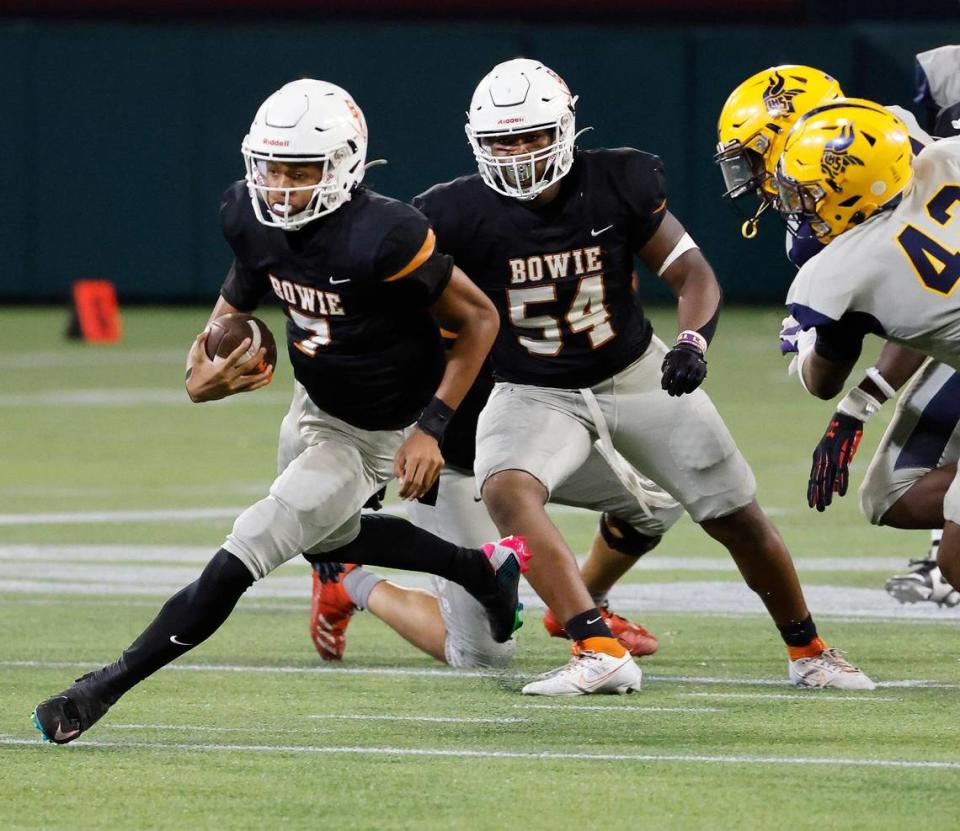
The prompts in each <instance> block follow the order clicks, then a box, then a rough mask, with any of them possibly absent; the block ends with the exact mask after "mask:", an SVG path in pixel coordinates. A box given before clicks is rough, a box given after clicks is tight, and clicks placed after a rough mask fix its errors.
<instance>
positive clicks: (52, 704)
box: [33, 667, 116, 744]
mask: <svg viewBox="0 0 960 831" xmlns="http://www.w3.org/2000/svg"><path fill="white" fill-rule="evenodd" d="M107 673H108V668H106V667H105V668H104V669H98V670H97V671H96V672H88V673H87V674H86V675H81V676H80V677H79V678H78V679H77V680H76V681H75V682H74V683H73V684H72V685H71V686H70V687H68V688H67V689H65V690H64V691H63V692H61V693H58V694H57V695H54V696H52V697H51V698H48V699H47V700H46V701H43V702H41V703H40V704H38V705H37V708H36V709H35V710H34V711H33V726H34V727H36V728H37V730H39V731H40V735H41V736H42V737H43V740H44V741H45V742H53V743H54V744H66V743H67V742H72V741H73V740H74V739H75V738H77V737H78V736H79V735H80V734H81V733H85V732H86V731H87V730H89V729H90V728H91V727H93V725H94V724H96V723H97V722H98V721H99V720H100V719H101V718H103V715H104V714H105V713H106V712H107V710H109V709H110V706H111V705H112V704H114V703H115V702H116V697H113V696H110V695H109V694H105V693H104V690H103V686H102V685H101V684H100V683H99V682H101V681H102V680H103V678H104V676H105V675H107Z"/></svg>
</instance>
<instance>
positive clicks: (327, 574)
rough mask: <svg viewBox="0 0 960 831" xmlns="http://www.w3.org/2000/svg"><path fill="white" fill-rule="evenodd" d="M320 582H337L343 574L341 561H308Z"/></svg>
mask: <svg viewBox="0 0 960 831" xmlns="http://www.w3.org/2000/svg"><path fill="white" fill-rule="evenodd" d="M310 565H312V566H313V570H314V571H315V572H317V577H319V578H320V582H321V583H339V582H340V577H341V576H342V575H343V563H310Z"/></svg>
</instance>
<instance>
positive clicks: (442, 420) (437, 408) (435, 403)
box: [417, 396, 455, 442]
mask: <svg viewBox="0 0 960 831" xmlns="http://www.w3.org/2000/svg"><path fill="white" fill-rule="evenodd" d="M454 412H455V410H454V409H453V408H452V407H448V406H447V405H446V404H444V403H443V402H442V401H441V400H440V399H439V398H437V397H436V396H434V397H433V398H431V399H430V403H429V404H427V406H426V407H424V408H423V412H422V413H420V418H418V419H417V427H418V428H419V429H420V430H421V431H423V432H424V433H426V434H427V435H428V436H433V438H435V439H436V440H437V441H438V442H439V441H440V440H441V439H442V438H443V433H444V431H445V430H446V429H447V425H448V424H449V423H450V419H451V418H453V414H454Z"/></svg>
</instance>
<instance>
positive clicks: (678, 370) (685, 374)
mask: <svg viewBox="0 0 960 831" xmlns="http://www.w3.org/2000/svg"><path fill="white" fill-rule="evenodd" d="M660 370H661V371H662V372H663V377H662V378H661V379H660V386H661V387H663V389H665V390H666V391H667V392H668V393H669V394H670V395H678V396H679V395H683V394H684V393H685V392H693V391H694V390H695V389H696V388H697V387H699V386H700V384H702V383H703V379H704V378H706V377H707V360H706V358H704V357H703V352H701V351H700V350H699V349H697V347H696V346H694V345H693V344H692V343H678V344H677V345H676V346H674V347H673V349H671V350H670V351H669V352H668V353H667V354H666V355H664V356H663V364H662V365H661V367H660Z"/></svg>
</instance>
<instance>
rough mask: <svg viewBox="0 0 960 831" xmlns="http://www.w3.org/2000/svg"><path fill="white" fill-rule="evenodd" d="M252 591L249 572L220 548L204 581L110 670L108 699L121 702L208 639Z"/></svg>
mask: <svg viewBox="0 0 960 831" xmlns="http://www.w3.org/2000/svg"><path fill="white" fill-rule="evenodd" d="M252 585H253V575H251V574H250V569H248V568H247V567H246V566H245V565H244V564H243V563H241V562H240V560H238V559H237V558H236V557H235V556H234V555H233V554H231V553H230V552H229V551H226V550H224V549H222V548H221V549H220V550H219V551H218V552H217V553H216V555H215V556H214V557H213V559H212V560H210V562H209V563H207V565H206V568H204V570H203V572H202V573H201V575H200V577H199V578H198V579H197V580H195V581H194V582H193V583H191V584H190V585H189V586H187V587H185V588H183V589H181V590H180V591H178V592H177V593H176V594H175V595H174V596H173V597H171V598H170V599H169V600H168V601H167V602H166V603H164V604H163V608H162V609H160V612H159V613H158V614H157V616H156V617H155V618H154V619H153V621H152V622H151V623H150V625H149V626H147V628H146V629H144V630H143V633H142V634H141V635H140V637H139V638H137V639H136V640H135V641H134V642H133V643H132V644H130V646H128V647H127V648H126V649H125V650H124V652H123V654H122V655H121V656H120V657H119V658H118V659H117V660H116V661H115V662H114V663H113V664H111V665H110V666H109V667H107V668H106V669H105V671H104V673H103V675H102V681H103V683H104V684H105V685H106V689H105V696H106V697H109V698H112V699H113V700H114V701H116V699H118V698H119V697H120V696H121V695H123V694H124V693H125V692H127V690H129V689H130V688H131V687H133V686H134V685H135V684H138V683H140V682H141V681H142V680H143V679H144V678H146V677H147V676H149V675H151V674H153V673H154V672H156V671H157V670H158V669H160V668H161V667H163V666H166V665H167V664H169V663H170V662H171V661H172V660H174V658H179V657H180V656H181V655H183V654H184V653H185V652H188V651H189V650H190V649H191V648H193V647H194V646H197V645H198V644H200V643H202V642H203V641H205V640H206V639H207V638H209V637H210V636H211V635H212V634H213V633H214V632H216V631H217V629H219V628H220V625H221V624H222V623H223V622H224V621H225V620H226V619H227V618H228V617H229V616H230V612H232V611H233V607H234V606H236V605H237V601H238V600H239V599H240V596H241V595H242V594H243V593H244V592H245V591H246V590H247V589H248V588H250V586H252Z"/></svg>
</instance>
